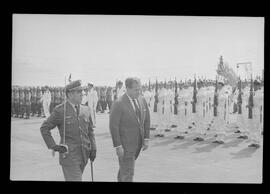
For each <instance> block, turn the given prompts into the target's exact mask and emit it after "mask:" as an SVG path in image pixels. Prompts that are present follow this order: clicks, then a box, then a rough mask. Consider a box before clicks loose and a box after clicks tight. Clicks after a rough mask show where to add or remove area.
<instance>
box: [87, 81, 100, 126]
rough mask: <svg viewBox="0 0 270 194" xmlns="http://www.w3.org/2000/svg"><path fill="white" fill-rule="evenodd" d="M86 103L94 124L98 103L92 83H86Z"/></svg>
mask: <svg viewBox="0 0 270 194" xmlns="http://www.w3.org/2000/svg"><path fill="white" fill-rule="evenodd" d="M87 103H88V107H89V108H90V114H91V118H92V121H93V125H94V126H95V125H96V108H97V103H98V95H97V91H96V90H95V89H94V84H93V83H88V93H87Z"/></svg>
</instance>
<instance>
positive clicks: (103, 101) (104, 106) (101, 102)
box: [100, 100, 107, 111]
mask: <svg viewBox="0 0 270 194" xmlns="http://www.w3.org/2000/svg"><path fill="white" fill-rule="evenodd" d="M100 104H101V109H102V111H104V110H106V107H107V102H106V101H105V100H101V101H100Z"/></svg>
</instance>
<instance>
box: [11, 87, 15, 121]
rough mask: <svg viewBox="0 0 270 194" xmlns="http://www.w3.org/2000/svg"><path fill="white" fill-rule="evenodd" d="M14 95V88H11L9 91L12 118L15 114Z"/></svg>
mask: <svg viewBox="0 0 270 194" xmlns="http://www.w3.org/2000/svg"><path fill="white" fill-rule="evenodd" d="M14 93H15V88H14V86H12V89H11V116H12V117H13V115H14V113H15V105H14V104H15V103H14Z"/></svg>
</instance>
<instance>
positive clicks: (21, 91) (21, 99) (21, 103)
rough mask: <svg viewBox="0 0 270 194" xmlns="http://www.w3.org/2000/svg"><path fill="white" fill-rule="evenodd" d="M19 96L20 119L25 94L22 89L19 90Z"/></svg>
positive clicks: (23, 107) (22, 113) (22, 114)
mask: <svg viewBox="0 0 270 194" xmlns="http://www.w3.org/2000/svg"><path fill="white" fill-rule="evenodd" d="M19 92H20V93H19V94H20V118H23V117H24V112H25V94H24V88H20V90H19Z"/></svg>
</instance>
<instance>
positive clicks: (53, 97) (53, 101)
mask: <svg viewBox="0 0 270 194" xmlns="http://www.w3.org/2000/svg"><path fill="white" fill-rule="evenodd" d="M50 92H51V103H50V113H52V111H53V109H54V107H55V93H56V92H55V88H54V87H51V88H50Z"/></svg>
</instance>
